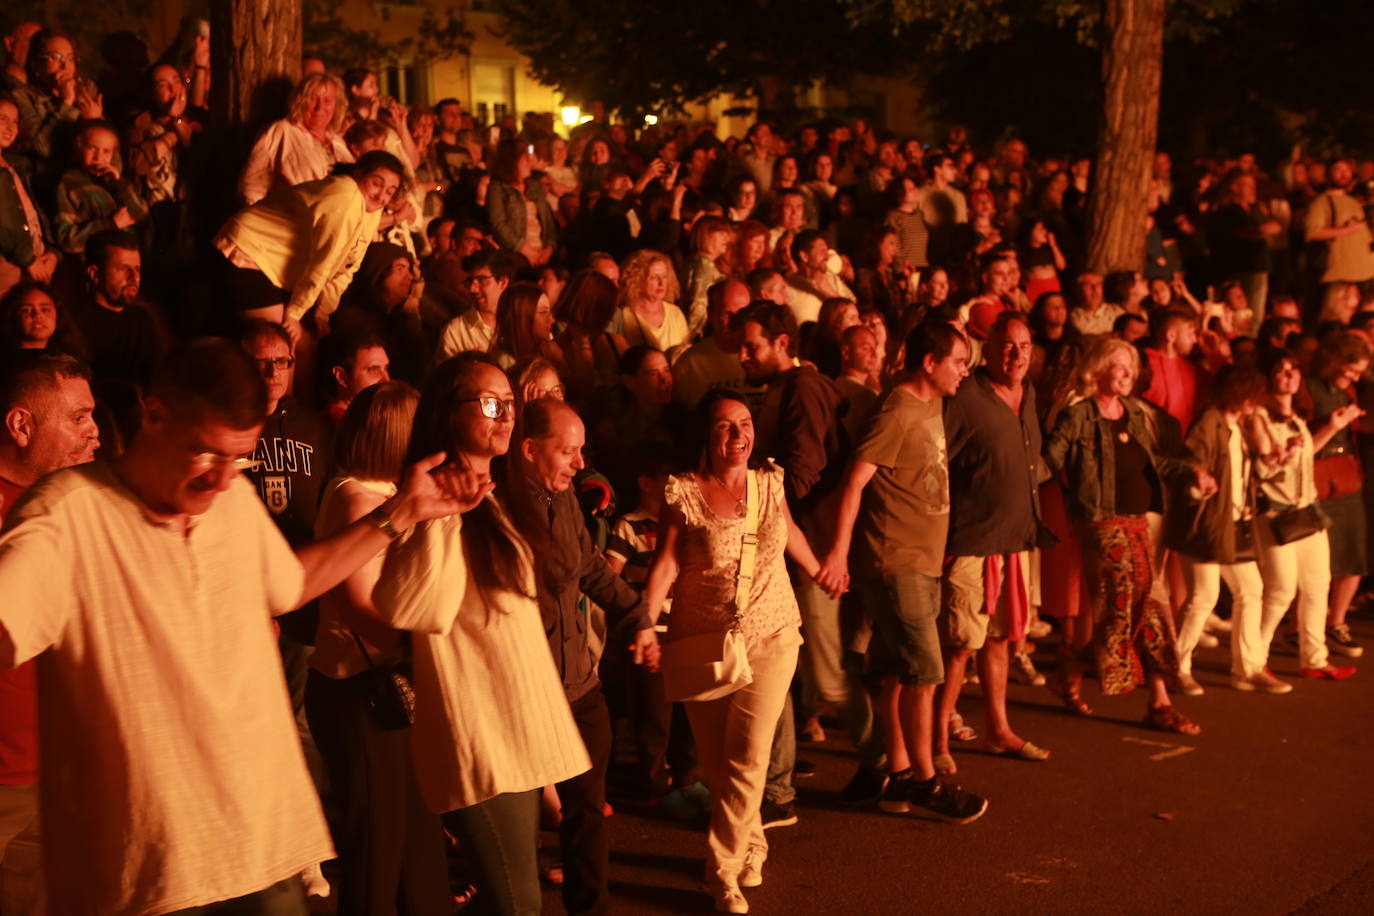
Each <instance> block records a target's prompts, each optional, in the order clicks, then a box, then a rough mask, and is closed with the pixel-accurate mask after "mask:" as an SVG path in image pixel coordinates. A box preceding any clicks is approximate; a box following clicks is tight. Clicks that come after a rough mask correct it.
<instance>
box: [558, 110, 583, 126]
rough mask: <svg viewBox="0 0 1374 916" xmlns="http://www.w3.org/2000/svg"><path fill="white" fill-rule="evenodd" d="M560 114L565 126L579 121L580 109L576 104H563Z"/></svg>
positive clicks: (580, 116)
mask: <svg viewBox="0 0 1374 916" xmlns="http://www.w3.org/2000/svg"><path fill="white" fill-rule="evenodd" d="M560 114H561V115H562V116H563V124H564V126H566V127H572V126H573V125H574V124H580V123H581V118H582V109H580V108H578V107H577V106H576V105H564V106H563V110H562V111H561V112H560Z"/></svg>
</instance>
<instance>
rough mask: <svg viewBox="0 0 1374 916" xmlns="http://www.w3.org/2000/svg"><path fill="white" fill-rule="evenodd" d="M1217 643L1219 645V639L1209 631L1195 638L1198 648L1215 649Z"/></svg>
mask: <svg viewBox="0 0 1374 916" xmlns="http://www.w3.org/2000/svg"><path fill="white" fill-rule="evenodd" d="M1219 645H1221V640H1219V639H1217V638H1216V637H1215V636H1213V635H1212V634H1211V633H1203V634H1202V635H1201V636H1199V637H1198V638H1197V647H1198V648H1199V649H1215V648H1216V647H1217V646H1219Z"/></svg>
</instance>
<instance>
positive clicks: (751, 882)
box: [739, 846, 768, 887]
mask: <svg viewBox="0 0 1374 916" xmlns="http://www.w3.org/2000/svg"><path fill="white" fill-rule="evenodd" d="M767 858H768V850H766V849H763V848H761V847H759V846H750V847H749V851H748V852H747V853H745V854H744V867H743V868H741V869H740V870H739V886H740V887H760V886H762V884H763V862H764V860H765V859H767Z"/></svg>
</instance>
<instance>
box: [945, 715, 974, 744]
mask: <svg viewBox="0 0 1374 916" xmlns="http://www.w3.org/2000/svg"><path fill="white" fill-rule="evenodd" d="M949 736H950V737H951V738H953V739H954V740H955V741H977V740H978V733H977V732H976V731H974V730H973V726H971V725H967V724H965V722H964V717H963V716H961V715H959V714H958V713H957V712H956V713H954V714H953V715H952V716H950V717H949Z"/></svg>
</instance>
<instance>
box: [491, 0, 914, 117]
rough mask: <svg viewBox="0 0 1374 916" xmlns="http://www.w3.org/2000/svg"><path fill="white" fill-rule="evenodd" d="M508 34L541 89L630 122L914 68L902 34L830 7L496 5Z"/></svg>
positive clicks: (533, 1) (767, 1)
mask: <svg viewBox="0 0 1374 916" xmlns="http://www.w3.org/2000/svg"><path fill="white" fill-rule="evenodd" d="M492 7H493V9H495V10H496V11H497V12H499V13H500V14H501V15H502V17H503V18H504V21H505V27H504V29H503V32H502V34H503V35H504V36H505V38H506V39H507V40H508V41H510V42H511V44H512V45H514V46H515V48H516V49H518V50H519V51H520V52H521V53H522V54H524V55H525V56H526V57H527V58H529V60H530V71H531V73H532V74H533V75H534V77H535V78H536V79H538V80H540V81H541V82H544V83H547V84H549V85H553V86H556V87H557V88H558V89H559V90H560V91H562V92H563V94H564V95H566V96H567V97H569V98H571V99H575V100H578V101H580V102H584V103H585V102H589V101H591V100H593V99H601V100H602V101H604V102H606V104H607V105H608V106H609V107H611V108H615V109H619V110H620V111H622V112H624V113H626V114H635V113H642V112H646V111H656V110H661V109H668V110H671V109H677V108H680V107H681V106H683V105H684V104H686V103H689V102H693V101H697V100H700V99H702V98H705V97H707V96H711V95H715V94H717V93H721V92H733V93H737V94H741V95H758V94H759V92H760V85H761V83H772V84H777V85H782V86H788V87H801V86H805V85H807V84H809V83H812V82H814V81H815V80H817V79H820V78H822V77H824V78H825V79H826V80H827V81H828V82H830V83H831V84H842V83H843V82H844V81H846V80H848V79H850V78H851V77H853V76H855V75H859V74H891V73H898V72H901V71H902V70H903V69H904V68H905V67H907V66H908V65H909V64H910V62H911V61H912V58H913V57H914V55H911V54H910V53H909V52H910V48H911V44H910V42H909V40H908V39H909V35H908V31H909V30H907V29H904V28H898V29H893V28H892V26H891V24H890V23H886V22H883V23H879V22H858V21H855V20H852V19H850V18H849V17H848V16H847V11H846V9H845V8H844V7H843V6H842V5H840V4H837V3H835V2H833V0H697V2H692V3H645V2H643V0H586V2H582V3H576V4H572V3H567V2H565V0H493V2H492Z"/></svg>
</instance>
